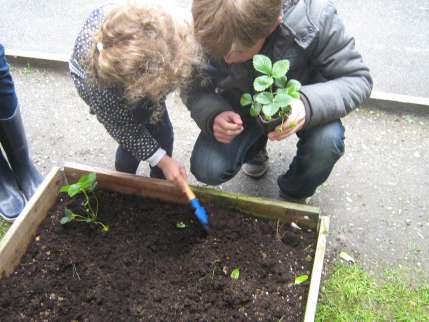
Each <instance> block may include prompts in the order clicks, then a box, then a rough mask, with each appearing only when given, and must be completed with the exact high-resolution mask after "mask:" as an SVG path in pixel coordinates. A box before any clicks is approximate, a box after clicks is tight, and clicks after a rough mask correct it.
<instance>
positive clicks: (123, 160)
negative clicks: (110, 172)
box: [115, 145, 140, 174]
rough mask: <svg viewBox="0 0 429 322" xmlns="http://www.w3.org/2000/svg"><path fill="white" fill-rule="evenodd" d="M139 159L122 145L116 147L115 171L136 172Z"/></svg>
mask: <svg viewBox="0 0 429 322" xmlns="http://www.w3.org/2000/svg"><path fill="white" fill-rule="evenodd" d="M139 164H140V161H139V160H137V159H136V158H135V157H134V156H133V155H132V154H131V153H130V152H128V151H127V150H125V149H124V148H123V147H122V146H120V145H119V146H118V148H117V149H116V158H115V169H116V171H120V172H125V173H131V174H136V172H137V168H138V167H139Z"/></svg>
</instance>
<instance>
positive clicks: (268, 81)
mask: <svg viewBox="0 0 429 322" xmlns="http://www.w3.org/2000/svg"><path fill="white" fill-rule="evenodd" d="M273 83H274V79H273V78H272V77H270V76H259V77H256V78H255V81H254V82H253V87H254V88H255V91H257V92H262V91H265V90H266V89H267V88H270V86H271V85H273Z"/></svg>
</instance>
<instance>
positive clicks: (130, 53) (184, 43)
mask: <svg viewBox="0 0 429 322" xmlns="http://www.w3.org/2000/svg"><path fill="white" fill-rule="evenodd" d="M98 43H99V44H102V47H101V46H98V47H99V48H97V44H98ZM100 47H101V48H100ZM90 56H91V57H89V62H90V65H91V66H90V68H91V69H92V72H93V75H94V76H95V77H96V78H97V80H99V81H100V83H101V84H104V85H106V86H118V85H119V86H120V87H122V88H123V89H124V92H125V96H126V98H127V100H128V101H129V102H130V103H131V104H133V103H135V102H137V101H139V100H140V99H142V98H144V97H149V98H150V99H152V100H153V101H154V102H159V100H160V99H162V98H163V97H165V95H167V94H168V93H169V92H171V91H172V90H174V89H175V88H178V87H181V86H182V85H183V83H184V82H186V80H187V78H188V77H189V76H190V74H191V72H192V64H193V63H194V62H195V61H196V60H198V57H197V56H198V46H197V43H196V41H195V40H194V39H193V37H192V28H191V27H190V26H189V25H185V24H184V23H183V24H179V23H175V22H174V21H173V19H172V18H171V16H170V15H168V14H167V13H166V12H165V11H164V10H163V9H161V8H160V7H156V6H147V5H146V6H142V5H138V4H136V3H128V4H126V5H122V6H118V7H115V8H113V9H112V10H111V11H110V12H109V13H108V15H107V17H106V19H105V21H104V23H103V25H102V27H101V29H100V31H99V32H98V33H97V34H96V36H95V39H94V44H93V48H92V51H91V55H90Z"/></svg>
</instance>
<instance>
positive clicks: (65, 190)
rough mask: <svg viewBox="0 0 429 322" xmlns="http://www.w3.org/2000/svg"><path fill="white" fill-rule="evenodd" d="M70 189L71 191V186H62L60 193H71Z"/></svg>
mask: <svg viewBox="0 0 429 322" xmlns="http://www.w3.org/2000/svg"><path fill="white" fill-rule="evenodd" d="M69 189H70V186H69V185H66V186H62V187H61V188H60V192H67V191H69Z"/></svg>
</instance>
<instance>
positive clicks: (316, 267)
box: [304, 216, 329, 322]
mask: <svg viewBox="0 0 429 322" xmlns="http://www.w3.org/2000/svg"><path fill="white" fill-rule="evenodd" d="M319 223H320V225H319V229H318V230H319V232H318V238H317V245H316V252H315V254H314V261H313V269H312V271H311V280H310V289H309V291H308V297H307V305H306V306H305V316H304V322H313V321H314V318H315V317H316V309H317V299H318V298H319V289H320V281H321V279H322V270H323V260H324V259H325V252H326V239H327V237H328V232H329V217H327V216H321V217H320V221H319Z"/></svg>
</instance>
